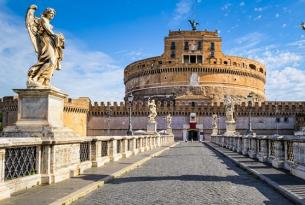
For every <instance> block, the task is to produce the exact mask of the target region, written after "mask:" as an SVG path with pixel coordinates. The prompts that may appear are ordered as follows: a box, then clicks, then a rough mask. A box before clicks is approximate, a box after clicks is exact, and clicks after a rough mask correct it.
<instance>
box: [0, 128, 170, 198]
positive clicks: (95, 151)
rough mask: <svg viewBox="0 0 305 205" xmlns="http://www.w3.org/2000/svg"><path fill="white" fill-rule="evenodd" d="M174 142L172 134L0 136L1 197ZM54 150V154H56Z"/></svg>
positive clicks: (63, 178) (55, 181)
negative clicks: (58, 137) (49, 137)
mask: <svg viewBox="0 0 305 205" xmlns="http://www.w3.org/2000/svg"><path fill="white" fill-rule="evenodd" d="M173 142H174V136H173V135H159V134H152V135H135V136H87V137H82V138H79V139H73V140H62V141H60V140H58V141H52V140H50V141H46V140H42V139H41V138H38V137H37V138H34V137H27V138H17V137H16V138H4V137H2V138H0V190H1V198H2V199H3V198H7V197H10V195H11V193H14V192H17V191H20V190H23V189H27V188H31V187H33V186H35V185H39V184H52V183H57V182H59V181H62V180H65V179H67V178H69V177H72V176H76V175H78V174H81V173H83V172H84V171H85V170H86V169H88V168H91V167H100V166H103V165H104V164H106V163H107V162H110V161H117V160H119V159H121V158H127V157H130V156H131V155H136V154H138V153H140V152H145V151H148V150H151V149H153V148H156V147H159V146H162V145H166V144H170V143H173ZM55 153H56V154H55Z"/></svg>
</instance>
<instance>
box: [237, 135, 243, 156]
mask: <svg viewBox="0 0 305 205" xmlns="http://www.w3.org/2000/svg"><path fill="white" fill-rule="evenodd" d="M236 151H237V152H238V153H241V152H242V138H241V136H238V137H237V148H236Z"/></svg>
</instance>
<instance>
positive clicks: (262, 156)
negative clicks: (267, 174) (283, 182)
mask: <svg viewBox="0 0 305 205" xmlns="http://www.w3.org/2000/svg"><path fill="white" fill-rule="evenodd" d="M260 143H261V146H260V148H261V150H259V152H258V153H257V159H258V160H259V161H260V162H267V161H268V147H267V139H261V140H260Z"/></svg>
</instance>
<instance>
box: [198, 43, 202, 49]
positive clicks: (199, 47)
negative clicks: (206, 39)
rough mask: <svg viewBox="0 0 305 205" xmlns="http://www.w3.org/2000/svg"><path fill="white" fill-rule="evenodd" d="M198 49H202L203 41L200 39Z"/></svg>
mask: <svg viewBox="0 0 305 205" xmlns="http://www.w3.org/2000/svg"><path fill="white" fill-rule="evenodd" d="M197 49H198V50H202V41H198V47H197Z"/></svg>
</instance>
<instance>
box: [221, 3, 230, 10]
mask: <svg viewBox="0 0 305 205" xmlns="http://www.w3.org/2000/svg"><path fill="white" fill-rule="evenodd" d="M231 6H232V4H230V3H227V4H224V5H223V6H222V7H221V10H223V11H228V10H230V8H231Z"/></svg>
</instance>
